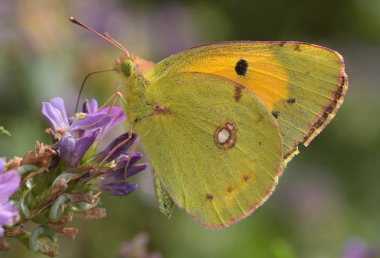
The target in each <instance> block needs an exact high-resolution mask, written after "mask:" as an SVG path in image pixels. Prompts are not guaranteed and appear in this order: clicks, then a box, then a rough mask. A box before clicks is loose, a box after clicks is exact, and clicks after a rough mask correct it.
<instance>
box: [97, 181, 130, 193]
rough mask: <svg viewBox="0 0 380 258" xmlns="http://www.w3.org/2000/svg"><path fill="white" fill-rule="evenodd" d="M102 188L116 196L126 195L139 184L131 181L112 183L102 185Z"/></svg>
mask: <svg viewBox="0 0 380 258" xmlns="http://www.w3.org/2000/svg"><path fill="white" fill-rule="evenodd" d="M101 188H102V190H103V191H105V192H107V193H109V194H112V195H116V196H124V195H127V194H130V193H132V192H133V191H135V190H136V189H137V185H136V184H134V183H131V182H122V183H110V184H106V185H102V186H101Z"/></svg>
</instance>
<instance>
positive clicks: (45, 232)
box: [29, 226, 58, 253]
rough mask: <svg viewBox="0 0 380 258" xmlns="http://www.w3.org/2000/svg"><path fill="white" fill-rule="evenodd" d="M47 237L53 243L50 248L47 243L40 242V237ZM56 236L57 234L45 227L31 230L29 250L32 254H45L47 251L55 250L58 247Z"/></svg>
mask: <svg viewBox="0 0 380 258" xmlns="http://www.w3.org/2000/svg"><path fill="white" fill-rule="evenodd" d="M43 236H47V237H48V238H49V239H50V240H51V241H52V243H53V245H52V246H49V245H48V243H46V242H45V241H42V237H43ZM57 241H58V236H57V234H56V233H55V232H54V231H53V230H51V229H50V228H47V227H45V226H39V227H38V228H36V229H35V230H33V232H32V234H31V235H30V238H29V248H30V250H32V251H34V252H38V251H40V252H43V253H46V252H47V251H49V250H56V249H57V247H58V244H57Z"/></svg>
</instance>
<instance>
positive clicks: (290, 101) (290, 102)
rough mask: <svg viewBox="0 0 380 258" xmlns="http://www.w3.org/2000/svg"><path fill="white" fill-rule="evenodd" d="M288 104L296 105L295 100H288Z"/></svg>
mask: <svg viewBox="0 0 380 258" xmlns="http://www.w3.org/2000/svg"><path fill="white" fill-rule="evenodd" d="M286 102H287V103H288V104H294V103H296V99H295V98H290V99H288V100H287V101H286Z"/></svg>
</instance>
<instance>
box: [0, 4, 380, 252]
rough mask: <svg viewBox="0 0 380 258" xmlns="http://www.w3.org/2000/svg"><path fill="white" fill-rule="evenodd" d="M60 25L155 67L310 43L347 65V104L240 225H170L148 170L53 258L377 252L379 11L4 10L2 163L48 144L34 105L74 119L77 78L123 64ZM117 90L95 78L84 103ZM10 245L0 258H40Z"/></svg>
mask: <svg viewBox="0 0 380 258" xmlns="http://www.w3.org/2000/svg"><path fill="white" fill-rule="evenodd" d="M69 16H75V17H77V18H79V19H81V20H82V21H84V22H86V23H87V24H89V25H91V26H93V27H94V28H95V29H97V30H98V31H100V32H104V31H107V32H108V33H110V34H111V35H112V36H113V37H114V38H116V39H118V40H119V41H120V42H121V43H123V44H124V45H125V46H126V47H127V48H128V50H129V51H130V52H132V53H133V54H136V55H138V56H141V57H143V58H145V59H148V60H152V61H155V62H157V61H159V60H161V59H163V58H164V57H166V56H168V55H170V54H173V53H176V52H178V51H181V50H185V49H187V48H190V47H192V46H195V45H200V44H205V43H211V42H216V41H225V40H297V41H305V42H311V43H315V44H320V45H323V46H327V47H329V48H332V49H335V50H337V51H338V52H340V53H341V54H342V55H343V57H344V58H345V62H346V68H347V74H348V78H349V91H348V94H347V97H346V100H345V103H344V105H343V107H342V108H341V110H340V111H339V112H338V114H337V116H336V118H335V119H334V120H333V121H332V123H331V124H330V125H329V126H328V127H327V128H326V129H325V130H324V131H323V133H321V135H319V136H318V137H317V139H316V140H315V141H314V142H313V143H312V144H311V145H310V146H309V147H308V148H307V149H306V148H303V147H301V148H300V150H301V153H300V154H299V155H298V156H296V158H295V159H294V160H293V161H292V162H291V163H290V164H289V166H288V168H287V169H286V171H285V173H284V175H283V177H282V178H281V180H280V183H279V185H278V188H277V190H276V191H275V193H274V194H273V196H272V197H271V198H270V199H269V200H268V201H267V202H266V203H265V205H264V206H263V207H261V208H260V209H258V210H257V211H256V212H255V213H254V214H253V215H251V216H250V217H248V218H247V219H245V220H243V221H241V222H239V223H238V224H236V225H233V226H231V227H230V228H227V229H224V230H208V229H204V228H202V227H201V226H199V225H198V224H196V223H195V222H194V221H193V220H192V219H191V218H190V217H188V216H187V215H186V214H184V212H182V211H180V210H178V209H175V211H174V214H173V217H172V219H171V220H168V219H167V218H166V217H165V216H163V215H162V214H161V213H159V211H158V208H157V207H156V203H155V198H154V195H153V191H152V185H151V175H150V171H146V172H144V173H143V174H144V175H142V176H140V177H138V178H137V181H138V183H139V185H140V188H139V189H138V191H136V192H135V193H134V194H132V195H131V196H127V197H124V198H120V197H113V196H104V198H103V205H102V206H103V207H106V208H107V210H108V217H107V218H105V219H100V220H92V221H85V220H83V219H80V218H78V219H76V220H75V223H74V225H76V226H78V227H79V229H80V233H79V236H78V238H77V239H76V240H69V239H66V238H64V237H62V239H61V240H62V241H61V243H62V245H61V247H60V256H59V257H91V258H92V257H101V258H103V257H105V258H108V257H118V253H119V250H120V246H121V244H122V243H123V242H124V241H127V240H130V239H132V238H133V237H134V236H136V235H137V234H138V233H139V232H147V233H148V234H149V236H150V239H151V240H150V246H149V248H150V249H151V250H158V251H159V252H160V253H161V254H162V255H163V257H175V258H182V257H183V258H187V257H201V258H203V257H207V258H208V257H210V258H213V257H218V258H227V257H239V258H243V257H244V258H245V257H247V258H248V257H250V258H256V257H257V258H266V257H269V258H271V257H273V258H293V257H311V258H325V257H346V256H344V254H343V253H344V249H345V248H347V246H349V245H350V243H351V242H352V241H358V242H360V243H362V245H364V246H367V247H368V248H376V246H380V186H379V184H380V119H379V111H380V104H379V103H380V102H379V99H380V85H379V82H380V72H379V60H380V1H379V0H320V1H315V0H314V1H308V0H303V1H302V0H289V1H271V0H255V1H244V0H235V1H231V0H219V1H200V0H182V1H154V0H139V1H122V0H109V1H101V0H86V1H74V0H72V1H51V0H37V1H28V0H13V1H12V0H1V1H0V78H1V83H0V125H3V126H4V127H5V128H6V129H8V130H9V131H11V132H12V135H13V136H12V137H6V136H0V156H7V157H9V158H10V157H12V156H14V155H18V156H22V155H23V154H24V153H25V152H26V151H28V150H30V149H32V148H33V146H34V144H35V141H37V140H39V141H42V142H46V143H49V138H48V137H47V136H46V135H45V134H44V129H45V128H46V127H48V124H47V122H46V121H45V120H44V119H43V117H42V115H41V112H40V110H41V102H42V101H49V100H50V99H51V98H52V97H56V96H62V97H63V98H64V99H65V101H66V104H67V107H68V109H69V110H70V112H73V110H74V106H75V100H76V97H77V94H78V88H79V86H80V84H81V82H82V80H83V78H84V76H85V75H86V74H87V73H89V72H92V71H96V70H102V69H108V68H111V67H112V65H113V62H114V60H115V59H116V58H118V57H119V56H120V55H121V53H120V52H118V50H117V49H116V48H115V47H113V46H112V45H110V44H107V43H106V42H105V41H103V40H102V39H100V38H98V37H96V36H94V35H92V34H90V33H89V32H87V31H85V30H83V29H81V28H79V27H77V26H75V25H73V24H71V23H70V22H68V20H67V17H69ZM120 81H121V80H120V78H119V77H118V75H116V74H114V73H104V74H102V75H95V76H94V77H93V78H91V79H90V80H89V82H88V85H87V89H86V90H85V93H84V98H91V97H95V98H97V99H98V100H99V101H100V102H103V101H105V100H106V99H107V98H108V97H110V96H111V95H112V93H113V92H114V91H115V89H116V88H117V87H118V86H120ZM121 130H122V128H119V132H120V131H121ZM119 132H115V134H118V133H119ZM353 239H356V240H353ZM12 245H13V247H14V248H13V250H12V251H11V252H8V253H0V257H12V258H13V257H17V258H19V257H20V258H23V257H28V258H31V257H43V256H42V255H38V254H33V253H31V252H29V251H28V250H26V248H24V247H23V246H21V245H20V244H18V243H16V242H12ZM347 257H348V256H347ZM360 257H362V256H360ZM360 257H359V256H355V258H360ZM363 257H364V256H363Z"/></svg>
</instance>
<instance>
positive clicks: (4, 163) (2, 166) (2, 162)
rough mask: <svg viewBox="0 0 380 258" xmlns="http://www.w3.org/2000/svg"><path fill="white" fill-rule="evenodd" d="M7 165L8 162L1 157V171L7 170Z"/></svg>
mask: <svg viewBox="0 0 380 258" xmlns="http://www.w3.org/2000/svg"><path fill="white" fill-rule="evenodd" d="M5 165H7V162H5V158H0V173H3V171H4V170H5Z"/></svg>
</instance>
